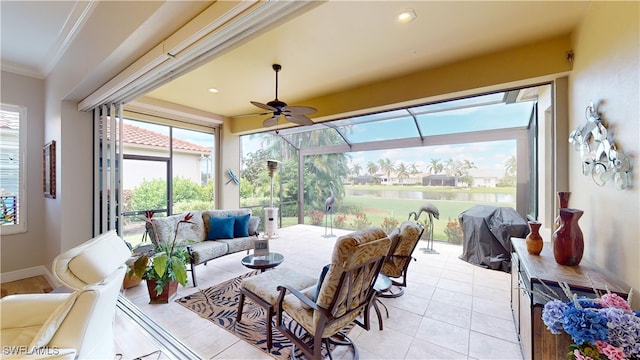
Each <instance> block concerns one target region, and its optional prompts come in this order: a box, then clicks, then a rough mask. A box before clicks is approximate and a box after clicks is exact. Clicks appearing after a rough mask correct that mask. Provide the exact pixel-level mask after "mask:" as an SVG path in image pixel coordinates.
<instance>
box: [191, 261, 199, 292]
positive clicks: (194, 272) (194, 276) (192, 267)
mask: <svg viewBox="0 0 640 360" xmlns="http://www.w3.org/2000/svg"><path fill="white" fill-rule="evenodd" d="M191 279H193V287H196V286H198V282H197V281H196V265H195V264H194V263H191Z"/></svg>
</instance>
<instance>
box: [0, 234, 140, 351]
mask: <svg viewBox="0 0 640 360" xmlns="http://www.w3.org/2000/svg"><path fill="white" fill-rule="evenodd" d="M130 256H131V252H130V251H129V248H128V247H127V246H126V244H125V243H124V241H123V240H122V239H121V238H120V237H119V236H118V235H117V234H116V232H115V231H109V232H107V233H104V234H102V235H99V236H97V237H95V238H93V239H91V240H89V241H87V242H85V243H83V244H81V245H79V246H77V247H74V248H72V249H70V250H68V251H66V252H64V253H62V254H60V255H58V257H56V259H55V260H54V262H53V272H54V275H55V276H56V277H57V278H58V279H59V280H60V281H61V282H62V283H63V284H64V285H65V286H67V287H68V288H69V292H63V293H50V294H21V295H10V296H6V297H4V298H2V299H1V300H0V311H1V315H2V318H1V320H0V322H1V339H0V342H1V346H2V349H3V358H4V357H7V358H8V357H16V358H63V359H66V358H69V359H113V358H114V356H115V346H114V341H113V321H114V318H115V311H116V301H117V299H118V294H119V292H120V288H121V286H122V281H123V279H124V274H125V272H126V266H125V262H126V261H127V259H129V257H130Z"/></svg>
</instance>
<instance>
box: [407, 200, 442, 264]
mask: <svg viewBox="0 0 640 360" xmlns="http://www.w3.org/2000/svg"><path fill="white" fill-rule="evenodd" d="M423 212H426V213H427V215H428V217H427V219H426V220H425V226H424V228H425V232H426V233H427V234H428V236H429V238H428V239H427V247H426V248H421V249H420V250H422V252H424V253H425V254H437V253H438V252H437V251H435V250H433V218H436V219H438V220H440V211H439V210H438V208H437V207H436V206H435V205H433V204H430V203H427V204H424V205H422V206H421V207H420V209H418V213H417V214H416V212H414V211H412V212H410V213H409V220H411V216H412V215H413V220H414V221H415V222H418V219H420V215H422V213H423Z"/></svg>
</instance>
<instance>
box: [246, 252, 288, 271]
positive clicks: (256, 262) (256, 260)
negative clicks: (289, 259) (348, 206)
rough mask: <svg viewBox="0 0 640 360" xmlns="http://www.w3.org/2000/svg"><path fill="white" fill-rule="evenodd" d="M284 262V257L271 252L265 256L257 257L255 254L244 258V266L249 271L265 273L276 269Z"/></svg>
mask: <svg viewBox="0 0 640 360" xmlns="http://www.w3.org/2000/svg"><path fill="white" fill-rule="evenodd" d="M283 261H284V255H282V254H280V253H276V252H270V253H269V254H267V255H264V256H255V255H253V254H251V255H247V256H245V257H243V258H242V261H241V263H242V265H244V266H246V267H248V268H249V269H258V270H260V271H261V272H264V271H265V270H267V269H271V268H274V267H276V266H278V265H280V264H282V262H283Z"/></svg>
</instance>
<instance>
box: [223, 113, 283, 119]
mask: <svg viewBox="0 0 640 360" xmlns="http://www.w3.org/2000/svg"><path fill="white" fill-rule="evenodd" d="M269 114H273V112H263V113H253V114H240V115H233V116H231V118H232V119H235V118H242V117H250V116H264V115H269Z"/></svg>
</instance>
